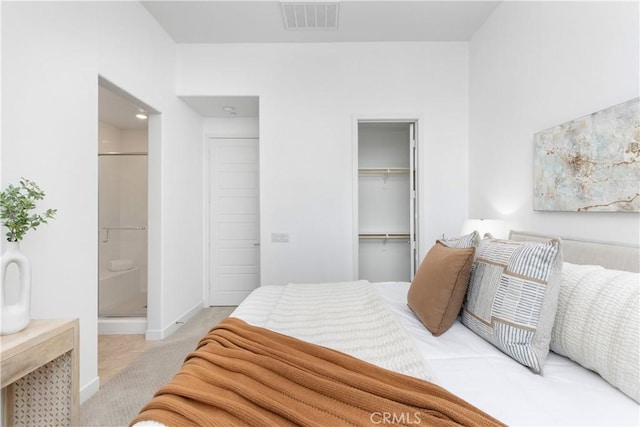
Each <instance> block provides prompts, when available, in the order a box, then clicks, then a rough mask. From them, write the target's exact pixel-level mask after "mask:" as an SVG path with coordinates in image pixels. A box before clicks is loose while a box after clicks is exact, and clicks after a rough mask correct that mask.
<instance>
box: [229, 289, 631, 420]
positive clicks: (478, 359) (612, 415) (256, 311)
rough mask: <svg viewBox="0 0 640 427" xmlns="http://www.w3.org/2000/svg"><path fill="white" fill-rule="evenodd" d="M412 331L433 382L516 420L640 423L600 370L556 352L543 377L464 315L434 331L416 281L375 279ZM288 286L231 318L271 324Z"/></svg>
mask: <svg viewBox="0 0 640 427" xmlns="http://www.w3.org/2000/svg"><path fill="white" fill-rule="evenodd" d="M371 286H372V287H373V288H374V289H376V290H377V291H378V292H379V294H380V296H381V297H382V299H383V300H384V301H385V302H386V304H387V305H388V307H389V308H390V309H391V311H392V312H393V313H394V315H395V316H396V318H397V319H398V321H399V322H400V324H401V325H402V326H403V327H404V329H405V330H406V331H407V332H408V333H409V335H410V337H411V339H412V340H413V342H414V344H415V346H416V348H417V349H418V350H419V352H420V353H421V354H422V357H423V358H424V361H425V362H426V365H427V366H428V367H429V369H430V370H431V371H432V372H433V374H434V375H435V379H434V382H436V383H438V384H439V385H441V386H443V387H444V388H446V389H447V390H449V391H451V392H453V393H454V394H456V395H458V396H460V397H461V398H463V399H465V400H467V401H468V402H470V403H472V404H473V405H475V406H477V407H478V408H480V409H482V410H484V411H486V412H487V413H489V414H491V415H493V416H494V417H496V418H498V419H499V420H501V421H503V422H505V423H507V424H509V425H511V426H516V425H535V426H570V425H572V426H591V425H599V426H624V425H634V426H638V425H640V406H639V405H638V404H637V403H636V402H634V401H633V400H632V399H630V398H629V397H627V396H625V395H624V394H623V393H621V392H620V391H618V390H617V389H615V388H614V387H612V386H611V385H609V384H608V383H607V382H606V381H604V380H603V379H602V378H601V377H600V376H599V375H597V374H595V373H593V372H590V371H588V370H586V369H584V368H582V367H581V366H579V365H578V364H576V363H574V362H572V361H571V360H569V359H567V358H565V357H562V356H558V355H556V354H554V353H550V354H549V356H548V358H547V361H546V364H545V366H544V374H543V375H542V376H540V375H536V374H533V373H532V372H531V371H530V370H529V369H527V368H526V367H524V366H522V365H520V364H519V363H517V362H515V361H514V360H512V359H511V358H509V357H507V356H506V355H504V354H503V353H502V352H500V351H499V350H498V349H496V348H495V347H493V346H492V345H491V344H489V343H487V342H486V341H484V340H483V339H481V338H480V337H478V336H477V335H475V334H474V333H473V332H472V331H471V330H469V329H467V328H466V327H465V326H463V325H462V324H461V323H460V322H459V321H456V323H455V324H454V325H453V326H452V328H451V329H450V330H448V331H447V332H446V333H445V334H443V335H441V336H439V337H434V336H432V335H431V333H430V332H429V331H428V330H427V329H426V328H425V327H424V326H423V325H422V323H420V321H419V320H418V319H417V318H416V317H415V315H414V314H413V313H412V312H411V310H410V309H409V308H408V307H407V304H406V294H407V291H408V289H409V283H404V282H401V283H398V282H386V283H373V284H371ZM284 289H285V287H284V286H264V287H261V288H258V289H256V291H254V292H253V293H252V294H251V295H249V297H247V299H246V300H245V301H244V302H243V303H242V304H241V305H240V306H238V308H237V309H236V310H235V311H234V312H233V313H232V314H231V316H234V317H238V318H240V319H243V320H245V321H246V322H248V323H251V324H253V325H256V326H262V327H267V326H268V325H267V324H268V322H269V315H270V313H271V310H272V308H273V307H274V306H275V304H277V303H278V301H279V299H280V297H281V295H282V292H283V290H284Z"/></svg>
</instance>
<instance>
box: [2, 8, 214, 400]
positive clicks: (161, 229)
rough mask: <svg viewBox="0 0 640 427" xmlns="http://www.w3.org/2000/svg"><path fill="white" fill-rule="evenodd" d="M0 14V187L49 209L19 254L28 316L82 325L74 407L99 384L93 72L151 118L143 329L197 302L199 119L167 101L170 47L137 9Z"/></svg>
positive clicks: (158, 327)
mask: <svg viewBox="0 0 640 427" xmlns="http://www.w3.org/2000/svg"><path fill="white" fill-rule="evenodd" d="M1 7H2V104H3V109H2V122H3V127H2V183H3V187H4V186H5V185H7V184H8V183H10V182H15V181H17V180H18V179H19V177H20V176H25V177H28V178H30V179H33V180H34V181H36V182H37V183H38V184H40V185H41V186H42V188H43V189H44V190H45V192H46V194H47V197H46V200H45V205H46V207H55V208H58V215H57V218H56V219H55V220H54V221H52V222H51V223H50V224H49V225H46V226H43V227H42V228H41V229H38V230H37V231H36V232H31V233H29V234H28V235H27V236H26V238H25V239H24V241H23V245H22V247H23V250H24V252H25V253H26V254H27V255H28V256H29V258H30V259H31V263H32V269H33V273H32V280H33V286H32V290H33V292H32V308H31V313H32V317H34V318H51V317H78V318H80V386H81V399H82V400H84V399H86V398H87V397H88V396H89V395H90V394H91V393H92V392H95V391H96V390H97V386H98V378H97V276H98V256H97V252H98V241H97V239H98V233H97V227H98V210H97V207H98V203H97V188H98V174H97V146H98V144H97V140H98V75H102V76H103V77H105V78H106V79H107V80H109V81H111V82H112V83H114V84H116V85H118V86H119V87H121V88H122V89H124V90H125V91H127V92H129V93H130V94H132V95H133V96H135V97H137V98H138V99H140V100H142V101H143V102H145V103H146V104H148V105H150V106H152V107H153V108H155V109H156V110H157V111H160V112H161V115H160V116H157V117H153V118H152V120H150V135H151V136H152V138H155V139H154V142H153V146H150V148H149V150H150V151H149V153H150V154H149V161H150V170H152V171H153V174H155V176H154V175H152V177H151V178H152V179H153V180H155V181H156V182H155V183H153V185H152V186H151V187H150V188H151V189H152V190H153V191H154V194H153V195H152V197H151V200H152V201H154V203H155V205H153V204H152V205H150V207H151V208H152V206H156V207H157V208H159V209H155V211H154V213H153V214H154V215H155V216H154V217H153V220H154V222H153V228H152V224H151V215H150V230H149V232H150V240H151V239H152V238H153V239H154V240H153V242H154V243H155V245H154V246H153V249H154V251H155V252H154V253H155V254H156V259H155V268H156V269H157V270H159V271H156V272H154V274H153V278H154V280H155V281H154V282H151V281H150V283H149V287H150V289H149V292H150V294H151V293H153V295H150V306H149V328H150V329H152V330H154V331H157V332H158V335H162V334H163V333H166V332H169V331H171V330H172V328H174V327H175V321H176V320H178V319H180V318H181V317H182V316H184V314H185V313H187V312H189V311H190V310H191V309H193V308H194V307H198V306H199V305H201V303H202V282H203V279H202V244H203V243H202V242H203V240H202V168H201V152H202V150H201V149H202V138H201V135H202V120H201V118H200V117H199V116H198V115H197V114H195V113H194V112H193V111H192V110H190V109H189V108H187V107H186V106H185V105H184V104H183V103H182V102H181V101H180V100H178V99H177V98H176V97H175V88H174V82H175V74H174V72H175V69H174V64H175V56H174V55H175V45H174V43H173V41H172V40H171V39H170V38H169V37H168V36H167V35H166V34H165V33H164V31H163V30H162V29H161V27H160V26H159V25H158V24H157V23H156V22H155V21H154V20H153V19H152V18H151V17H150V15H149V14H148V13H147V11H146V10H145V9H144V8H143V7H142V6H141V5H140V4H139V3H137V2H33V3H31V2H2V4H1ZM154 126H156V127H154ZM159 136H160V137H159ZM150 184H151V183H150ZM43 207H44V206H43ZM160 210H161V211H162V214H161V215H159V213H158V212H159V211H160ZM152 234H153V235H154V237H152V236H151V235H152ZM151 268H153V267H150V269H151ZM160 269H161V271H160Z"/></svg>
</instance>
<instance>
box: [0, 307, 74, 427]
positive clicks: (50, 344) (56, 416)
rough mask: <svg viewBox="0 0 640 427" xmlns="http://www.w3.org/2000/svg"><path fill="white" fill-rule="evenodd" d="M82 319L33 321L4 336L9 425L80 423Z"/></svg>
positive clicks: (2, 373)
mask: <svg viewBox="0 0 640 427" xmlns="http://www.w3.org/2000/svg"><path fill="white" fill-rule="evenodd" d="M78 332H79V324H78V320H77V319H51V320H49V319H47V320H32V321H31V322H30V323H29V326H27V328H26V329H24V330H23V331H20V332H18V333H15V334H11V335H4V336H2V337H0V352H1V358H0V361H1V365H0V378H1V382H2V392H3V394H4V397H5V414H4V417H3V418H4V420H0V421H4V423H5V424H6V425H8V426H12V425H15V426H44V425H49V426H78V425H80V402H79V374H78V354H79V347H78Z"/></svg>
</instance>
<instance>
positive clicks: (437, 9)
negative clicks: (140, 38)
mask: <svg viewBox="0 0 640 427" xmlns="http://www.w3.org/2000/svg"><path fill="white" fill-rule="evenodd" d="M293 2H294V3H301V4H306V5H310V4H312V3H313V4H315V3H325V4H326V3H336V2H335V1H333V2H332V1H324V2H323V1H322V0H320V1H318V2H310V1H309V0H294V1H293ZM141 3H142V5H143V6H144V7H145V8H146V9H147V10H148V11H149V13H151V15H152V16H153V17H154V18H155V19H156V21H158V23H159V24H160V25H161V26H162V27H163V28H164V29H165V31H166V32H167V33H168V34H169V35H170V36H171V37H172V38H173V40H174V41H175V42H177V43H285V42H286V43H298V42H300V43H309V42H376V41H467V40H469V39H470V38H471V36H472V35H473V33H474V32H475V31H476V30H477V29H478V28H479V27H480V26H481V25H482V24H483V23H484V22H485V20H486V19H487V17H488V16H489V15H490V14H491V12H493V10H494V9H495V8H496V6H497V5H498V4H499V3H500V1H483V0H471V1H463V0H445V1H435V0H426V1H424V0H423V1H416V0H409V1H403V0H393V1H388V0H387V1H375V0H374V1H363V0H343V1H338V2H337V3H338V28H337V29H325V30H313V29H301V30H287V29H286V28H285V21H284V18H283V13H282V2H279V1H270V0H261V1H260V0H258V1H255V0H254V1H249V0H226V1H222V0H200V1H142V2H141ZM288 3H290V2H288Z"/></svg>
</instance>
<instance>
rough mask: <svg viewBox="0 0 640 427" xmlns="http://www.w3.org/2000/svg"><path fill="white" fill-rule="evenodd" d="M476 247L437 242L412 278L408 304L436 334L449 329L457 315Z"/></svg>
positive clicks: (465, 290)
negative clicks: (447, 244)
mask: <svg viewBox="0 0 640 427" xmlns="http://www.w3.org/2000/svg"><path fill="white" fill-rule="evenodd" d="M475 251H476V249H475V248H451V247H448V246H446V245H444V244H442V243H441V242H436V244H435V245H434V246H433V247H432V248H431V250H429V253H427V255H426V256H425V257H424V260H422V263H421V264H420V267H419V268H418V271H417V272H416V275H415V276H414V278H413V281H412V282H411V287H410V288H409V293H408V294H407V304H408V305H409V308H411V310H413V312H414V313H415V314H416V316H418V318H419V319H420V321H421V322H422V323H423V324H424V325H425V326H426V327H427V329H429V331H431V333H432V334H433V335H435V336H438V335H442V334H443V333H444V332H446V331H447V329H449V328H450V327H451V325H453V322H454V321H455V320H456V317H458V313H459V312H460V308H461V307H462V301H463V300H464V295H465V293H466V292H467V286H468V284H469V274H470V272H471V265H472V264H473V256H474V254H475Z"/></svg>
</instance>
